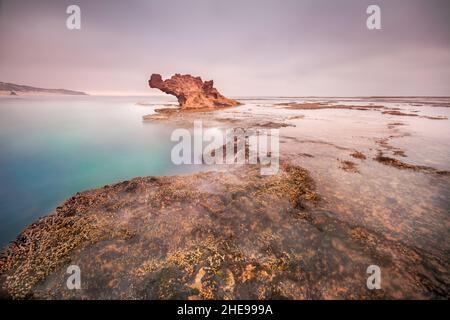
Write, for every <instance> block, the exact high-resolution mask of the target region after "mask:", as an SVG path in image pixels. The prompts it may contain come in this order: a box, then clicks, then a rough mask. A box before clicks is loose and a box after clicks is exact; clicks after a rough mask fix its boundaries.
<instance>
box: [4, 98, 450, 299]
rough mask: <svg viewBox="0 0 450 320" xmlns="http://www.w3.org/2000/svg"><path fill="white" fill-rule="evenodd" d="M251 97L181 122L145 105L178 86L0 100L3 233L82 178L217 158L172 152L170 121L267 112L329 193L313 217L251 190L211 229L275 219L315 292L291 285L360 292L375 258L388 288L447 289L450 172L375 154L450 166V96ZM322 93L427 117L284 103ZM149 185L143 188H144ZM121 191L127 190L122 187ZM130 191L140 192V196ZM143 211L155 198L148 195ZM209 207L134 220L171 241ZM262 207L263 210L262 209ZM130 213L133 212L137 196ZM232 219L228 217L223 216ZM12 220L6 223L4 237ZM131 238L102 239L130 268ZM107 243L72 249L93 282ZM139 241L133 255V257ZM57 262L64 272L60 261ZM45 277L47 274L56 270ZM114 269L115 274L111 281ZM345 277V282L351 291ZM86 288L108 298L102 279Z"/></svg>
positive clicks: (95, 179) (292, 153)
mask: <svg viewBox="0 0 450 320" xmlns="http://www.w3.org/2000/svg"><path fill="white" fill-rule="evenodd" d="M137 101H141V102H142V103H141V105H136V102H137ZM242 101H243V102H245V105H243V106H240V107H237V108H231V109H225V110H220V111H217V112H211V113H205V114H190V113H187V114H185V115H184V116H183V117H182V118H183V119H182V121H181V122H160V123H158V122H157V121H156V122H142V115H145V114H149V113H151V112H152V111H153V109H154V108H156V107H158V106H161V105H163V104H164V105H165V104H167V103H174V101H173V100H170V98H137V97H127V98H103V97H83V98H50V99H49V98H27V99H20V98H19V99H5V100H1V101H0V102H1V109H0V112H1V115H2V119H1V125H2V130H1V134H2V136H1V139H0V143H1V147H2V150H3V151H6V152H2V155H1V159H0V161H1V164H2V166H1V169H0V174H1V176H0V177H1V178H2V179H1V181H2V182H1V193H0V197H1V198H0V200H1V214H2V216H1V219H2V225H1V228H2V229H1V231H2V237H4V238H5V239H6V240H5V241H9V240H11V239H12V238H13V237H14V236H15V235H16V234H17V233H18V231H20V229H21V228H23V227H24V226H25V225H27V224H29V223H30V222H32V221H33V220H35V218H36V217H37V216H41V215H44V214H46V213H48V212H50V211H51V210H52V209H54V208H55V206H56V205H58V204H59V203H61V202H62V200H64V199H65V198H67V197H69V196H71V195H72V194H74V193H75V192H77V191H82V190H85V189H89V188H93V187H98V186H102V185H104V184H109V183H112V182H116V181H119V180H124V179H129V178H131V177H134V176H144V175H166V174H177V173H182V172H183V173H186V172H191V171H195V170H200V169H202V170H203V169H213V167H208V166H202V167H201V168H199V167H193V166H180V167H177V166H174V165H172V162H171V161H170V149H171V147H172V145H173V144H172V143H171V142H170V139H169V133H170V132H171V130H172V129H173V128H172V127H171V126H172V125H173V126H178V127H179V126H183V127H185V128H187V129H192V126H193V124H192V121H193V120H196V119H201V120H204V126H205V127H217V128H218V129H219V130H222V129H225V128H228V127H230V128H232V127H234V126H241V125H242V126H244V127H252V126H258V124H264V123H265V124H267V123H269V122H270V123H271V124H275V126H276V124H289V125H290V126H287V127H285V126H282V128H281V129H280V148H281V150H280V156H281V160H283V161H285V160H287V161H290V162H292V163H294V164H295V165H299V166H301V167H303V168H306V169H308V171H309V172H310V174H311V176H312V177H313V179H314V181H315V184H316V188H317V192H318V194H319V195H320V198H321V200H320V201H319V203H318V204H317V206H315V207H314V208H313V209H312V212H311V217H312V218H311V219H312V220H314V223H311V221H310V220H308V219H306V220H301V219H300V220H298V221H297V220H295V219H294V218H293V217H292V216H291V215H285V216H282V214H281V213H280V212H278V211H279V208H278V207H277V206H274V208H268V209H267V213H268V215H269V217H266V216H264V215H260V212H259V211H258V210H256V211H255V207H258V206H259V205H260V204H262V203H265V201H264V200H261V199H259V200H256V201H255V200H254V199H252V201H250V200H248V201H247V202H244V201H238V202H236V203H237V204H238V206H237V208H235V210H234V211H230V212H226V214H224V215H223V217H222V216H221V215H217V216H216V215H214V219H211V221H209V222H210V223H211V225H210V228H212V229H213V230H215V229H217V230H216V231H217V232H218V233H219V234H220V233H221V232H223V230H222V229H223V228H224V227H227V226H228V227H230V226H233V225H234V224H236V225H239V226H241V225H246V226H247V227H250V229H252V228H251V227H252V226H253V225H254V224H255V223H257V221H259V220H261V221H262V222H267V221H271V223H270V225H264V224H263V227H264V228H267V229H268V230H270V232H273V233H274V234H276V235H279V236H280V239H283V240H282V241H281V240H280V241H278V240H277V241H275V240H274V241H273V244H274V245H275V246H279V247H280V252H282V251H286V252H291V253H295V254H300V255H299V257H298V259H296V260H295V259H294V260H295V268H296V269H295V270H297V269H298V268H300V269H301V270H302V272H305V273H304V275H305V276H306V280H305V278H303V276H302V277H300V278H299V279H297V280H298V281H299V282H298V283H296V284H295V285H294V287H295V288H296V290H300V289H302V288H307V290H306V291H308V290H309V291H308V292H306V293H303V292H300V293H298V294H297V293H296V294H294V295H292V296H293V297H296V298H306V297H309V298H311V297H312V298H335V297H342V296H345V297H362V296H364V295H365V294H366V293H367V292H366V291H367V290H366V288H365V287H364V284H365V276H366V273H365V268H366V267H367V265H369V264H376V265H379V266H380V267H381V268H382V270H383V272H384V273H383V274H384V276H383V279H384V280H383V281H384V282H383V283H384V288H386V291H385V292H382V294H385V297H390V298H392V297H394V298H405V297H406V298H408V297H409V298H411V297H413V298H424V297H445V296H448V289H447V287H448V283H449V281H450V278H449V276H448V271H447V270H448V260H449V259H448V257H449V252H450V242H449V241H448V239H449V235H450V233H449V231H450V200H449V199H450V177H449V176H448V175H439V174H436V173H435V172H434V173H433V172H431V173H430V172H427V171H425V172H424V171H420V170H417V171H415V170H410V169H399V168H395V167H391V166H388V165H385V164H382V163H379V162H377V161H376V160H375V157H376V156H377V155H378V154H379V152H382V153H383V155H385V156H388V157H392V158H395V159H398V160H401V161H403V162H405V163H407V164H411V165H422V166H428V167H433V168H435V169H437V170H450V161H449V159H450V120H448V119H446V120H433V119H428V118H425V116H445V117H450V108H448V107H445V106H448V105H449V102H450V100H449V99H443V98H439V99H436V98H429V99H427V98H401V99H400V98H398V99H388V98H382V99H381V98H376V99H375V98H374V99H361V98H351V99H350V98H345V99H343V98H324V99H319V98H283V99H281V98H252V99H245V100H244V99H243V100H242ZM320 101H326V102H331V103H333V104H339V105H342V104H346V105H358V106H367V105H383V106H385V107H389V108H399V109H400V110H401V111H402V112H406V113H414V114H417V116H398V115H389V114H382V112H381V111H382V110H364V111H361V110H348V109H320V110H294V109H286V108H284V107H282V106H280V105H278V103H280V102H320ZM33 106H34V108H33ZM62 106H64V108H63V107H62ZM3 115H4V116H3ZM227 119H228V120H230V121H227ZM239 119H241V120H242V121H239ZM236 120H237V121H236ZM399 123H400V125H399ZM262 126H263V127H264V125H262ZM355 151H359V152H362V153H363V154H364V155H365V156H366V158H365V159H356V158H354V157H352V156H351V154H352V153H354V152H355ZM345 161H351V162H352V163H353V164H354V166H355V168H354V170H348V169H345V166H344V162H345ZM183 179H184V178H183ZM183 179H181V180H183ZM186 180H188V179H186ZM196 183H197V184H199V181H197V180H196V181H194V182H192V183H190V184H189V190H191V189H194V190H196V188H197V187H196V186H195V185H196ZM214 183H215V184H217V186H216V185H215V187H221V186H222V187H223V181H222V180H221V181H220V183H217V180H214ZM200 184H201V183H200ZM146 192H147V191H146ZM146 192H144V193H143V194H141V196H142V197H144V198H145V199H146V197H147V196H148V194H147V193H146ZM131 194H133V193H131ZM116 196H118V197H119V198H120V197H122V198H123V197H125V196H124V195H123V194H118V195H116ZM122 198H120V199H121V200H122ZM145 201H146V200H145ZM145 201H144V202H145ZM118 202H120V201H118ZM219 202H220V201H219ZM131 203H132V204H133V205H134V200H133V201H131ZM176 203H177V202H176ZM176 203H175V204H173V205H174V206H176ZM268 203H269V204H270V201H269V202H268ZM8 205H9V207H8ZM171 205H172V204H171ZM119 207H120V205H119ZM168 208H169V209H170V206H169V207H168ZM131 209H132V210H135V209H136V208H134V206H132V208H131ZM131 209H130V210H131ZM138 209H139V206H138ZM139 210H144V211H145V210H147V207H145V206H144V207H143V208H141V209H139ZM201 210H202V209H201V207H199V206H196V205H195V204H194V205H192V207H190V208H189V210H187V209H186V210H184V209H183V210H181V211H176V212H175V211H173V210H172V211H173V212H172V211H171V210H168V212H169V213H168V214H169V215H170V216H169V217H170V219H167V216H161V217H159V216H158V215H156V218H152V219H153V220H152V221H151V223H148V224H146V223H141V222H139V223H138V224H137V226H138V227H139V228H144V229H152V228H155V226H156V225H157V224H156V222H155V219H156V220H157V221H159V220H158V219H160V222H161V226H162V227H161V229H160V230H157V232H155V234H157V235H158V237H159V236H160V235H161V234H166V236H165V237H163V238H164V239H165V241H167V244H166V245H167V247H170V246H173V245H174V243H175V242H176V240H175V238H176V236H174V235H173V234H177V235H178V238H179V239H178V241H179V242H180V243H185V242H186V239H188V238H189V236H190V235H191V234H190V230H191V229H192V230H194V229H195V228H197V227H199V226H205V225H207V222H208V221H207V220H208V219H210V218H211V216H209V215H205V213H204V212H203V211H201ZM200 211H201V212H200ZM199 212H200V213H199ZM255 212H256V213H258V215H256V216H255V215H254V214H255ZM123 213H124V214H126V217H128V214H129V211H128V209H127V210H123ZM231 213H232V214H234V216H233V215H232V214H231ZM197 214H198V215H197ZM227 217H228V218H227ZM230 217H231V218H230ZM119 218H120V217H119ZM223 218H227V219H229V220H227V221H220V222H219V220H220V219H223ZM266 218H270V219H268V220H267V219H266ZM177 219H179V220H177ZM202 219H203V220H202ZM216 220H218V221H216ZM3 221H5V222H6V223H5V224H4V223H3ZM119 221H120V219H119ZM293 221H294V222H295V223H293ZM122 222H124V225H127V223H128V222H129V221H127V218H126V219H124V221H122ZM241 222H245V223H243V224H241ZM183 224H185V225H189V228H185V230H184V231H186V232H187V233H186V234H183V233H181V232H180V231H181V229H182V228H181V226H182V225H183ZM227 224H228V225H227ZM127 227H130V226H129V225H127ZM225 229H226V228H225ZM4 230H5V231H8V232H9V235H6V236H4ZM11 230H12V231H11ZM252 230H253V229H252ZM147 231H148V230H147ZM188 231H189V232H188ZM152 232H153V231H152ZM152 232H150V234H153V233H152ZM249 232H250V231H249V230H245V232H244V233H243V234H245V236H243V237H242V238H243V239H247V240H246V241H247V242H245V241H244V242H243V243H240V242H239V241H236V243H237V244H238V245H239V246H240V247H242V248H241V249H242V250H243V252H244V253H247V254H248V256H249V257H251V256H253V255H254V254H256V253H255V252H256V251H255V250H256V249H255V243H257V241H256V240H255V239H257V238H258V237H259V236H260V235H261V230H257V231H256V232H255V234H252V233H249ZM137 234H138V238H140V237H142V236H143V235H145V234H147V233H146V232H141V231H139V232H137ZM249 234H250V235H251V236H248V235H249ZM253 236H254V237H256V238H254V239H253V238H252V237H253ZM249 239H250V240H249ZM156 240H157V241H155V239H154V238H151V239H148V243H147V242H146V241H144V244H145V246H143V248H147V249H148V248H152V245H154V244H155V243H159V241H160V240H161V239H156ZM121 241H122V240H120V241H119V242H118V243H119V245H120V244H122V245H123V247H122V248H121V249H120V250H119V249H118V248H116V245H117V243H116V244H114V245H112V244H111V246H113V247H114V248H107V249H106V251H108V250H109V251H111V250H112V251H114V252H116V254H117V252H119V251H121V250H122V251H123V252H122V251H121V257H122V258H123V259H122V260H120V259H119V260H117V259H116V258H114V267H115V268H116V269H115V271H117V270H118V269H120V268H122V269H123V270H122V269H121V270H122V271H123V272H125V271H124V270H128V267H129V266H130V263H135V264H136V267H139V264H140V263H142V262H143V261H142V260H143V259H144V260H145V259H146V258H148V256H147V255H145V254H144V255H143V254H142V251H141V249H139V250H129V248H130V246H132V245H137V246H141V245H142V243H140V242H138V241H137V240H136V239H135V240H130V243H127V244H125V243H122V242H121ZM104 244H105V243H101V244H99V245H98V246H99V247H98V248H97V247H96V246H94V247H92V248H90V249H89V250H88V251H86V252H81V253H80V252H78V251H76V252H75V253H74V256H73V258H74V259H75V260H77V259H81V260H80V261H82V262H83V261H84V262H83V263H88V264H90V265H91V266H90V267H89V268H88V270H90V272H91V273H89V272H88V274H89V276H92V279H91V280H89V281H91V282H90V284H91V285H92V286H93V287H97V286H98V287H99V288H100V287H102V286H103V285H104V284H102V283H101V281H102V280H97V279H102V278H101V277H98V272H100V271H101V272H103V269H101V270H99V269H98V265H101V264H102V263H105V261H106V260H107V258H105V259H106V260H105V259H104V256H103V255H102V254H99V252H100V253H101V252H102V250H103V247H102V246H103V245H104ZM109 251H108V252H109ZM149 251H150V252H148V253H147V254H148V255H149V256H151V255H152V254H153V252H151V249H149ZM253 251H255V252H253ZM77 254H81V256H77ZM122 254H123V255H122ZM130 254H131V255H133V254H136V256H135V257H134V259H135V260H136V261H134V260H133V259H131V258H132V257H131V256H130ZM80 257H81V258H80ZM95 259H98V261H97V262H96V260H95ZM133 261H134V262H133ZM106 264H108V263H106ZM108 265H109V264H108ZM300 269H299V270H300ZM119 271H120V270H119ZM125 273H128V271H126V272H125ZM57 274H59V276H58V277H60V278H63V277H64V275H65V271H64V268H62V269H61V270H59V271H58V273H57ZM280 276H281V278H282V280H281V281H279V282H276V283H277V285H282V284H283V283H286V282H285V280H286V281H288V279H290V278H289V277H290V276H289V273H286V274H282V275H280ZM124 277H125V278H126V276H124ZM283 277H284V278H283ZM114 278H115V272H114V274H111V279H114ZM49 279H50V280H48V281H50V283H51V281H52V279H53V278H52V277H50V278H49ZM106 279H109V278H107V277H106V278H104V279H103V280H104V281H106ZM297 280H296V281H297ZM305 281H306V282H305ZM105 283H106V282H105ZM305 283H306V286H305ZM349 283H350V284H351V285H350V286H349ZM47 284H48V283H47ZM100 284H101V286H100ZM343 285H347V287H346V289H345V290H344V287H343ZM119 287H120V286H119ZM120 288H121V287H120ZM247 289H248V292H247V291H246V292H244V293H242V295H240V296H241V297H247V296H251V295H248V294H250V293H252V292H253V291H254V288H253V287H251V286H250V287H249V288H247ZM247 289H246V290H247ZM342 290H344V291H345V293H342V292H343V291H342ZM122 291H123V290H122V289H120V290H119V292H110V293H107V296H105V297H108V298H110V297H116V296H115V295H116V294H117V296H121V294H123V293H124V292H122ZM125 291H126V290H125ZM300 291H301V290H300ZM102 292H103V291H102ZM88 293H89V294H93V295H92V297H97V298H98V297H99V295H98V292H88ZM359 294H363V295H359ZM381 296H382V295H381ZM251 297H253V296H251ZM373 297H377V296H376V295H374V296H373Z"/></svg>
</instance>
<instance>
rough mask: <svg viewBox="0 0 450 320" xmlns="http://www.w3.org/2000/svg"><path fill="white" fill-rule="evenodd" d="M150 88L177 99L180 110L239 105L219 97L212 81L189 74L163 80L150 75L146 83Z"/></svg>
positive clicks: (231, 100)
mask: <svg viewBox="0 0 450 320" xmlns="http://www.w3.org/2000/svg"><path fill="white" fill-rule="evenodd" d="M148 84H149V86H150V88H157V89H159V90H161V91H163V92H165V93H167V94H171V95H174V96H175V97H177V99H178V102H179V104H180V108H181V109H183V110H186V109H217V108H225V107H234V106H238V105H240V103H239V102H238V101H236V100H233V99H228V98H226V97H224V96H223V95H221V94H220V93H219V91H217V89H216V88H214V83H213V80H210V81H205V82H203V80H202V79H201V78H200V77H193V76H191V75H189V74H185V75H181V74H178V73H177V74H175V75H174V76H172V77H171V78H170V79H167V80H163V79H162V77H161V75H160V74H152V75H151V77H150V80H149V81H148Z"/></svg>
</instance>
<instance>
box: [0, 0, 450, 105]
mask: <svg viewBox="0 0 450 320" xmlns="http://www.w3.org/2000/svg"><path fill="white" fill-rule="evenodd" d="M373 3H376V4H378V5H379V6H380V7H381V10H382V30H375V31H370V30H368V29H367V28H366V18H367V14H366V8H367V6H368V5H369V4H373ZM70 4H78V5H79V6H80V7H81V12H82V17H81V30H68V29H67V28H66V25H65V21H66V18H67V14H66V12H65V11H66V8H67V6H68V5H70ZM449 24H450V1H446V0H431V1H430V0H422V1H420V0H397V1H365V0H346V1H344V0H343V1H332V0H328V1H324V0H314V1H312V0H308V1H300V0H292V1H289V0H284V1H278V0H277V1H276V0H273V1H272V0H270V1H264V0H259V1H256V0H239V1H238V0H227V1H211V0H184V1H182V0H179V1H174V0H161V1H152V0H147V1H140V0H135V1H112V0H109V1H101V0H90V1H56V0H53V1H50V0H47V1H43V0H36V1H25V0H1V1H0V39H1V48H0V81H4V82H13V83H18V84H28V85H33V86H39V87H47V88H67V89H74V90H82V91H86V92H88V93H91V94H144V95H145V94H159V91H158V90H156V89H150V88H148V87H147V79H148V78H149V76H150V74H151V73H161V74H162V75H163V76H164V77H167V76H170V75H171V74H174V73H190V74H193V75H199V76H202V78H203V79H214V81H215V84H216V86H217V87H218V88H219V89H220V90H221V91H223V92H224V93H225V94H226V95H231V96H256V95H264V96H310V95H315V96H367V95H447V96H449V95H450V85H449V80H450V54H449V53H450V52H449V49H450V25H449Z"/></svg>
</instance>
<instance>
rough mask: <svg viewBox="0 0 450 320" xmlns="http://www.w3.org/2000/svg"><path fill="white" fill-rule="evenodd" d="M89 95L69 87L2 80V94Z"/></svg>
mask: <svg viewBox="0 0 450 320" xmlns="http://www.w3.org/2000/svg"><path fill="white" fill-rule="evenodd" d="M61 94H65V95H76V96H85V95H88V94H87V93H85V92H81V91H74V90H67V89H44V88H36V87H31V86H24V85H20V84H14V83H7V82H0V95H18V96H20V95H61Z"/></svg>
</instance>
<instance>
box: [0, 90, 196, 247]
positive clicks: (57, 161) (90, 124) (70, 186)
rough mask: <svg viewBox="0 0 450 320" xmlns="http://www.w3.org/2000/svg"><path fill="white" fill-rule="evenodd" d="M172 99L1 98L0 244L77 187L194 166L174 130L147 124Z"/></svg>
mask: <svg viewBox="0 0 450 320" xmlns="http://www.w3.org/2000/svg"><path fill="white" fill-rule="evenodd" d="M141 100H145V101H146V102H151V103H152V104H153V102H154V104H155V105H157V104H163V103H168V102H172V100H171V98H170V97H145V98H142V97H89V96H87V97H14V98H12V97H11V98H10V97H0V150H1V152H0V248H3V247H4V246H5V245H6V244H7V243H8V242H9V241H11V240H13V239H14V238H15V237H16V236H17V234H18V233H19V232H20V231H21V230H23V228H24V227H26V226H27V225H28V224H29V223H31V222H32V221H34V220H35V219H36V218H38V217H41V216H43V215H46V214H48V213H50V212H51V211H52V210H54V209H55V208H56V207H57V206H58V205H59V204H60V203H61V202H62V201H64V199H66V198H68V197H70V196H72V195H73V194H74V193H76V192H78V191H83V190H86V189H91V188H96V187H101V186H103V185H105V184H111V183H114V182H118V181H121V180H127V179H130V178H133V177H136V176H147V175H171V174H178V173H182V172H187V171H192V170H194V168H192V167H180V166H175V165H173V164H172V162H171V161H170V150H171V147H172V144H171V142H170V133H171V131H172V128H170V127H167V126H164V125H160V124H156V123H146V122H143V121H142V115H145V114H148V113H151V112H152V109H153V108H154V106H151V105H150V106H149V105H145V106H140V105H136V102H139V101H141Z"/></svg>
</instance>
